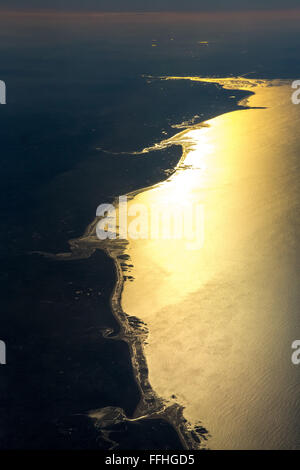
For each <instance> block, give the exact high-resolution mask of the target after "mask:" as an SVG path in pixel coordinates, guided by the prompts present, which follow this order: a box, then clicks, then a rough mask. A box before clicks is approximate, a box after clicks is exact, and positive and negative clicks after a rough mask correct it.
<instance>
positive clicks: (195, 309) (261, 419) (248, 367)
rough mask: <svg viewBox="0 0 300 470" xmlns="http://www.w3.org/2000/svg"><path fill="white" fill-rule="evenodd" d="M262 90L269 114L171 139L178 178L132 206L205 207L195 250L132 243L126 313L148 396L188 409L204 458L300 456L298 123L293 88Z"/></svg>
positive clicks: (256, 112) (255, 113)
mask: <svg viewBox="0 0 300 470" xmlns="http://www.w3.org/2000/svg"><path fill="white" fill-rule="evenodd" d="M230 80H231V81H232V79H230ZM206 81H208V79H206ZM243 83H244V82H243ZM223 85H224V84H223ZM238 85H239V82H238V80H236V81H235V82H234V84H233V85H232V87H233V88H234V87H235V88H243V87H244V89H246V88H247V86H245V85H243V84H242V83H241V86H238ZM267 85H268V83H267V82H262V81H259V82H258V83H255V84H254V85H253V87H255V89H254V90H253V91H255V95H253V96H252V97H251V98H250V99H249V104H250V105H251V106H268V108H267V109H249V110H240V111H235V112H231V113H228V114H225V115H222V116H219V117H217V118H215V119H212V120H210V121H208V122H207V124H208V125H209V127H202V126H198V127H197V126H195V127H192V128H190V129H187V130H185V131H183V132H181V133H180V134H177V136H175V138H173V139H170V140H171V141H172V140H173V142H174V141H176V142H177V143H180V144H181V145H182V146H183V150H184V153H183V158H182V160H181V161H180V163H179V165H178V168H177V171H176V172H175V173H174V174H173V175H172V176H171V177H170V178H169V179H168V180H167V181H166V182H164V183H161V184H159V185H156V186H154V187H152V188H150V189H149V188H148V189H146V190H144V191H141V192H139V193H137V194H135V195H134V196H133V198H132V199H131V200H130V201H129V207H130V205H131V204H137V203H138V204H144V205H146V206H147V207H149V208H151V207H156V206H157V205H159V204H165V203H167V204H170V207H171V206H172V207H173V205H174V204H176V207H177V208H178V210H179V209H180V205H181V204H186V203H188V204H201V205H202V206H203V207H204V243H203V246H202V247H201V248H198V249H189V248H188V247H187V243H186V240H184V239H181V240H151V239H143V240H129V244H128V246H127V247H126V249H125V252H126V253H127V254H128V255H129V256H130V260H131V263H132V265H133V267H132V269H131V273H130V274H131V276H133V277H134V280H133V282H125V285H124V291H123V294H122V307H123V310H124V311H125V312H126V313H127V314H129V315H132V316H136V317H138V318H140V319H141V320H142V321H143V322H145V323H146V325H147V327H148V329H149V337H148V340H147V345H145V356H146V359H147V363H148V367H149V378H150V383H151V385H152V387H153V389H154V390H155V392H156V393H157V394H158V395H159V396H161V397H163V398H164V399H165V400H166V401H167V402H169V403H172V402H174V401H175V402H176V403H179V404H180V405H182V406H184V408H185V409H184V415H185V417H186V418H187V419H188V421H189V422H190V423H191V424H192V425H195V424H197V423H198V422H199V421H201V422H202V424H203V426H204V427H206V428H207V429H208V430H209V432H210V434H211V437H210V439H209V441H208V447H210V448H217V449H249V448H250V449H254V448H256V449H264V448H300V443H299V434H297V424H298V422H299V417H300V416H299V409H300V407H299V400H298V396H299V384H300V377H299V373H298V371H297V369H296V368H295V366H292V365H291V361H290V353H291V349H290V348H291V342H292V341H293V340H294V339H296V336H297V329H296V327H297V326H298V324H299V323H298V315H299V314H298V309H299V296H300V293H299V281H300V272H299V264H298V259H299V248H300V247H299V239H300V238H299V225H298V221H299V201H300V197H299V196H300V195H299V157H298V155H299V149H300V139H299V133H298V134H297V129H299V125H300V119H299V110H298V108H297V106H295V105H292V104H291V99H290V96H291V88H290V85H287V84H278V86H270V87H269V86H267ZM253 87H252V86H251V87H250V86H249V87H248V89H252V88H253ZM298 336H299V335H298ZM174 395H175V397H176V398H172V396H174Z"/></svg>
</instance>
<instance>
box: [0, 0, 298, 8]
mask: <svg viewBox="0 0 300 470" xmlns="http://www.w3.org/2000/svg"><path fill="white" fill-rule="evenodd" d="M299 7H300V3H299V0H42V1H41V0H26V2H24V0H0V8H1V9H6V10H12V9H22V10H27V9H31V8H33V9H38V10H41V9H61V10H94V11H176V10H177V11H179V10H181V11H188V10H196V11H201V10H202V11H207V10H249V9H287V8H299Z"/></svg>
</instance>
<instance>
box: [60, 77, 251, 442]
mask: <svg viewBox="0 0 300 470" xmlns="http://www.w3.org/2000/svg"><path fill="white" fill-rule="evenodd" d="M165 79H166V80H168V78H165ZM170 79H171V78H170ZM178 79H179V80H181V79H182V77H178ZM186 79H190V78H186ZM206 80H208V79H205V78H204V79H203V80H201V81H204V82H205V83H209V81H207V82H206ZM238 80H239V79H236V80H234V79H233V80H232V79H231V82H230V85H231V86H230V85H229V84H227V83H224V81H222V79H215V82H216V83H217V84H221V86H222V87H224V88H226V85H227V86H230V88H229V89H231V90H235V91H247V93H248V96H251V95H252V94H254V93H253V91H250V89H249V86H248V87H247V86H245V85H244V86H242V85H241V88H238V87H237V83H238ZM199 81H200V79H199ZM249 82H250V84H251V82H253V81H249ZM249 82H248V81H246V83H247V85H249ZM255 86H256V85H254V84H253V88H254V87H255ZM251 88H252V86H251ZM227 89H228V88H227ZM247 98H248V97H243V98H242V99H241V100H239V101H238V102H237V110H242V109H245V110H247V109H251V108H249V107H248V102H247ZM231 111H232V110H229V111H224V113H222V114H226V113H228V112H231ZM205 122H206V121H201V122H198V123H195V124H192V125H186V126H185V127H184V130H183V131H181V132H179V133H178V132H175V133H174V135H173V136H171V137H170V138H169V139H166V140H165V141H164V140H163V141H162V142H161V143H156V144H155V145H154V146H151V147H149V148H145V149H143V150H142V151H137V152H133V154H134V155H144V154H147V153H150V152H152V151H157V150H162V149H165V148H167V147H171V148H172V147H173V148H174V146H176V145H180V144H178V143H177V141H179V137H180V136H181V134H183V133H185V132H186V130H187V129H192V128H199V127H203V125H205ZM184 159H185V153H184V148H183V147H182V153H181V157H180V159H179V161H178V163H177V165H176V166H175V167H174V168H173V170H172V173H171V174H169V175H167V178H166V180H167V179H168V178H170V176H172V175H173V174H174V173H175V172H176V170H177V168H178V167H179V166H180V164H181V163H182V162H183V161H184ZM163 181H164V180H162V181H160V182H159V183H155V184H154V185H153V184H151V185H149V186H147V187H143V188H139V189H136V190H134V191H131V192H130V193H127V197H129V199H131V198H133V197H134V196H135V195H137V194H139V193H141V192H145V191H147V190H151V189H152V188H153V187H154V186H158V185H160V184H161V183H163ZM117 204H118V199H117V198H116V199H115V200H114V205H115V207H117ZM97 222H98V219H97V218H96V219H95V220H94V221H93V222H92V223H91V224H90V225H89V226H88V227H87V229H86V231H85V233H84V235H83V236H82V237H79V238H78V239H75V240H74V239H73V240H70V241H69V244H70V249H71V253H64V254H60V255H58V256H60V257H62V258H64V259H68V258H69V259H74V258H75V259H81V258H87V257H89V256H91V254H92V253H93V252H94V251H95V250H97V249H101V250H103V251H104V252H105V253H106V254H107V256H109V257H110V258H111V259H113V261H114V265H115V270H116V282H115V287H114V290H113V293H112V295H111V298H110V305H111V310H112V314H113V315H114V317H115V318H116V320H117V321H118V323H119V325H120V331H119V332H118V334H117V335H111V332H107V337H109V338H110V339H119V340H124V341H125V342H126V343H127V344H128V347H129V350H130V355H131V363H132V367H133V372H134V377H135V381H136V383H137V386H138V388H139V390H140V394H141V398H140V401H139V403H138V405H137V407H136V409H135V412H134V414H133V416H132V417H128V418H127V419H128V421H131V420H144V419H157V418H161V419H163V420H165V421H167V422H168V423H169V424H170V425H171V426H172V427H173V428H174V429H175V430H176V432H177V434H178V436H179V439H180V441H181V443H182V446H183V448H184V449H187V450H191V449H194V450H195V449H201V448H203V444H205V441H206V439H207V436H208V431H207V430H206V429H205V428H204V427H202V426H198V427H197V429H195V428H193V427H192V426H191V425H190V424H189V423H188V422H187V420H186V419H185V418H184V409H183V407H182V406H180V405H179V404H173V405H169V406H168V405H166V404H165V403H164V400H162V399H161V398H160V397H159V396H158V395H157V394H156V392H155V390H153V388H152V387H151V384H150V382H149V378H148V367H147V361H146V357H145V354H144V344H145V342H146V339H147V334H148V331H147V327H146V325H144V324H143V323H142V322H141V321H140V320H139V319H137V318H132V317H130V316H129V315H128V314H126V313H125V312H124V311H123V309H122V306H121V297H122V292H123V288H124V283H125V281H126V274H125V273H126V271H124V269H123V267H122V264H123V261H124V260H123V259H122V256H123V252H124V247H125V246H126V244H127V242H126V241H120V240H117V241H113V242H110V241H102V242H101V241H99V240H98V239H97V237H96V235H95V228H96V224H97ZM115 412H116V410H114V409H110V410H109V413H111V419H113V416H114V414H115ZM90 417H92V418H93V419H95V420H96V423H97V424H96V425H97V428H100V429H101V419H102V412H101V410H100V412H99V411H96V412H95V411H91V412H90ZM106 419H107V415H106ZM122 419H124V416H122Z"/></svg>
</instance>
